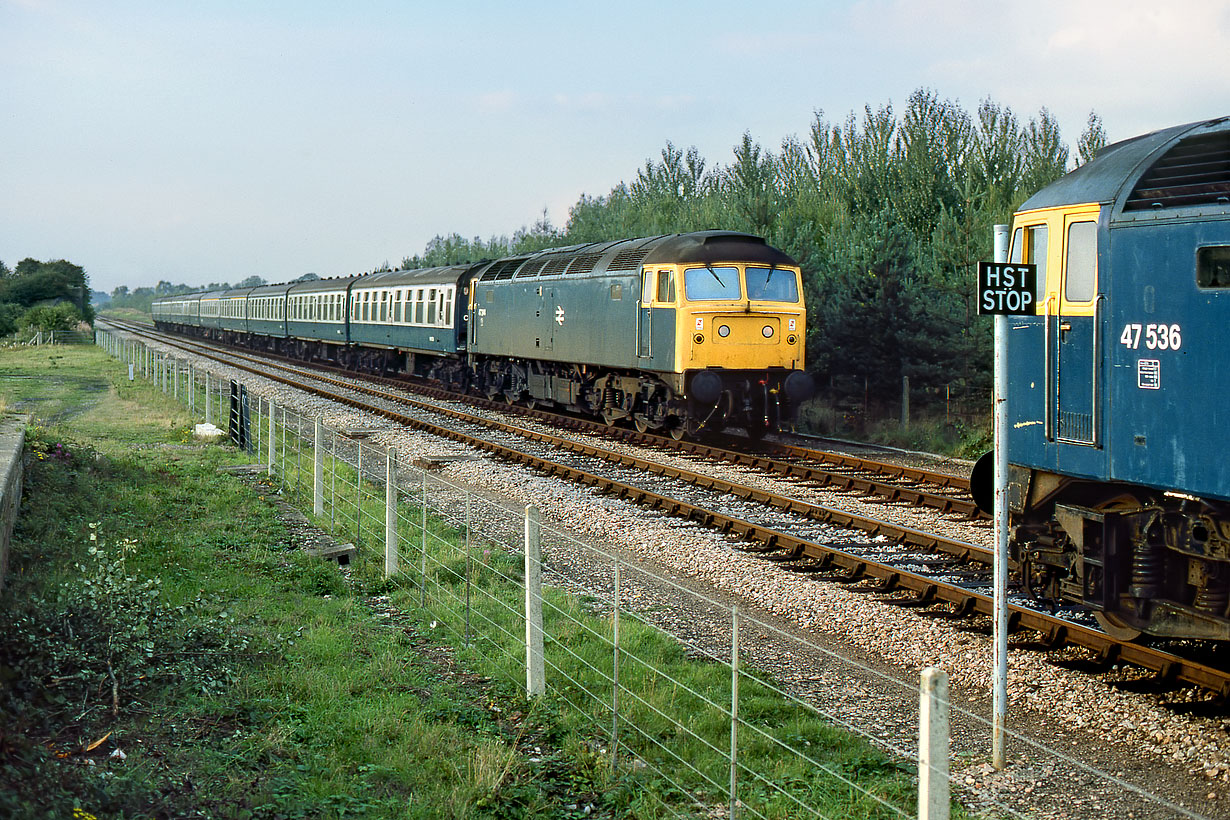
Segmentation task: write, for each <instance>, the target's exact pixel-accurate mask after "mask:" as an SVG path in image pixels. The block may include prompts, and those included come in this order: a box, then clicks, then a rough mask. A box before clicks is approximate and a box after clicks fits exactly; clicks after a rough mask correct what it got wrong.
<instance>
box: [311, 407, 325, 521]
mask: <svg viewBox="0 0 1230 820" xmlns="http://www.w3.org/2000/svg"><path fill="white" fill-rule="evenodd" d="M324 451H325V431H324V425H323V424H321V423H320V419H316V423H315V424H314V425H313V430H312V515H316V516H324V514H325V452H324Z"/></svg>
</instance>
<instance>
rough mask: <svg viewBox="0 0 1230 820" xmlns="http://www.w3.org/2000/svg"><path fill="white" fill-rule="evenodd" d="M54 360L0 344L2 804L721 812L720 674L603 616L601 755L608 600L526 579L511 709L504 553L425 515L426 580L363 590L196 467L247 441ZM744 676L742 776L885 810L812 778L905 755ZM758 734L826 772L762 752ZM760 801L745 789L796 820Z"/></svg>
mask: <svg viewBox="0 0 1230 820" xmlns="http://www.w3.org/2000/svg"><path fill="white" fill-rule="evenodd" d="M57 352H58V353H59V354H60V356H61V357H60V358H56V359H51V360H48V359H47V355H48V354H47V353H46V352H45V351H39V352H38V353H31V354H22V355H23V356H25V357H26V358H22V357H17V358H13V359H10V358H9V357H8V354H7V353H6V354H5V356H6V358H5V368H4V370H5V373H6V374H14V376H16V377H15V378H8V377H7V376H6V377H5V378H4V379H3V380H0V393H2V394H3V398H4V401H5V403H6V404H7V405H8V406H9V407H10V409H20V408H23V407H24V408H31V409H33V410H34V412H36V414H37V415H38V416H39V417H40V418H41V419H43V420H44V421H45V422H46V421H49V422H50V423H45V424H41V425H38V426H35V427H33V428H32V429H31V430H30V432H29V447H30V451H31V453H32V455H33V458H32V459H31V461H30V469H29V471H28V474H27V491H26V497H25V502H24V504H23V509H22V512H21V516H20V519H19V525H18V530H17V532H16V533H15V539H14V552H13V555H12V561H11V572H10V578H9V586H8V588H7V590H6V591H5V593H4V598H3V600H0V687H2V688H0V712H3V714H2V717H3V721H2V722H0V760H2V761H3V762H0V816H6V817H8V816H11V817H15V818H21V817H70V816H75V817H88V816H91V815H93V816H95V817H99V818H102V817H116V818H118V817H168V818H169V817H223V818H270V820H272V819H273V818H288V819H289V818H342V817H371V818H384V817H390V818H392V817H407V818H411V817H424V818H426V817H432V818H435V817H440V818H445V817H583V816H606V817H615V816H620V817H624V816H627V817H645V818H652V817H663V816H720V815H715V812H719V811H720V806H721V805H722V802H723V800H722V793H721V789H720V788H718V787H716V786H713V785H712V784H713V783H717V784H720V783H722V782H724V781H723V774H722V772H723V767H724V766H726V765H728V763H724V762H723V760H724V757H723V755H722V753H721V752H720V749H721V748H722V747H721V743H720V740H719V741H718V743H717V746H716V749H717V751H715V750H714V748H713V746H714V743H713V742H711V741H710V738H719V739H720V738H721V736H722V735H723V731H725V732H727V733H728V731H729V730H728V728H726V729H725V730H724V728H723V727H724V726H728V724H724V723H723V721H722V718H721V715H720V714H719V712H720V710H719V712H715V710H714V708H712V706H711V705H712V704H721V703H723V702H724V700H725V702H729V695H730V691H729V688H730V679H729V678H730V676H729V670H728V669H725V668H724V667H722V666H720V665H718V664H712V663H703V662H697V661H695V660H691V659H689V658H688V657H686V656H685V653H684V652H683V650H682V649H681V648H680V647H679V646H678V645H677V644H676V643H675V642H674V641H672V640H670V639H669V638H668V637H666V636H663V635H662V634H661V633H658V632H657V631H656V630H653V629H652V628H650V627H648V626H645V625H641V624H636V623H631V622H630V623H627V624H625V625H624V626H623V630H624V631H623V633H622V634H621V646H622V647H624V650H625V651H626V652H627V653H628V657H631V658H636V659H638V660H637V662H635V663H634V662H631V661H628V660H625V664H626V667H625V670H624V672H623V676H624V677H623V678H622V681H623V685H625V686H626V687H627V691H628V692H636V693H637V699H638V700H636V701H634V702H630V703H628V705H627V706H626V707H622V708H621V711H624V714H623V715H622V719H624V720H627V721H628V722H629V725H635V726H636V727H637V730H636V732H632V731H630V730H629V731H627V732H626V734H625V736H624V740H623V742H624V743H626V744H627V745H626V747H625V750H624V751H623V753H622V757H621V760H622V761H623V763H622V764H621V765H620V766H616V767H614V768H612V767H611V766H610V764H609V762H608V759H607V757H606V753H607V749H606V745H607V743H606V741H607V737H606V734H605V729H604V728H602V727H604V726H607V725H609V723H608V721H609V718H608V717H607V714H608V712H607V709H606V706H605V705H604V703H603V702H602V700H601V699H600V698H599V699H597V700H592V702H588V703H587V701H586V696H587V693H588V692H590V691H600V690H601V688H602V685H603V680H604V676H606V675H608V674H609V672H610V671H612V670H610V669H609V668H608V667H609V663H610V661H609V656H610V632H611V622H610V619H609V618H603V617H597V616H594V615H591V614H589V613H588V609H589V608H588V607H587V606H586V602H585V601H584V600H581V599H578V598H576V597H573V596H567V595H563V594H555V593H549V599H548V626H547V629H548V633H549V635H550V636H551V639H550V640H551V644H552V645H553V646H555V647H567V651H566V652H561V651H558V650H556V651H554V652H553V655H552V658H553V660H552V667H551V668H552V674H553V676H554V677H555V680H556V681H559V682H561V683H560V684H559V685H556V686H553V687H552V690H551V692H550V693H549V694H548V695H547V696H546V697H544V698H541V699H537V700H535V701H533V702H527V701H526V700H525V699H524V698H523V697H521V696H520V694H519V692H518V686H517V681H518V680H523V673H521V674H519V673H518V668H517V656H518V650H517V635H518V632H519V631H520V630H521V629H522V628H523V627H522V626H521V621H520V619H519V617H518V616H517V615H516V611H517V610H516V601H517V598H518V592H517V589H516V588H515V586H513V585H510V583H509V580H510V579H511V580H512V581H516V580H517V578H518V577H519V572H518V565H517V562H516V561H515V559H514V558H513V557H512V556H511V555H509V554H507V553H506V552H504V551H502V550H499V549H494V550H489V551H487V552H486V560H485V562H480V563H481V564H482V566H481V567H480V568H479V569H477V570H475V571H473V572H471V571H470V570H467V569H465V567H467V566H469V565H470V564H469V562H467V560H466V559H467V556H466V555H465V554H464V549H463V544H464V543H466V542H464V541H463V539H462V537H461V536H460V535H459V534H458V533H457V532H455V531H454V530H453V529H451V528H450V527H448V526H447V525H445V524H444V523H442V522H439V521H432V522H431V523H430V531H431V533H432V537H431V538H430V539H429V543H430V544H431V545H432V546H431V547H430V550H429V554H428V556H427V557H428V559H429V561H430V566H431V572H430V577H429V579H428V582H427V584H426V587H425V589H416V588H415V587H414V586H412V585H411V583H410V582H406V581H404V580H403V581H400V582H399V581H397V580H394V581H393V582H387V581H385V580H384V579H383V578H382V577H381V573H380V569H379V566H378V562H379V556H378V555H377V554H376V553H375V552H374V551H373V550H364V551H362V552H361V553H360V559H359V561H358V562H357V564H356V565H355V566H354V567H353V569H351V570H350V571H349V572H348V573H347V574H345V575H344V574H342V573H340V572H339V571H338V570H337V569H336V568H335V567H334V566H333V565H330V564H326V563H323V562H320V561H319V560H317V559H310V558H308V557H306V556H305V555H304V554H303V553H302V552H301V551H300V550H299V549H298V547H297V544H296V542H295V536H294V534H293V532H292V531H290V530H289V529H288V528H287V526H286V525H285V524H284V523H283V522H282V521H281V520H279V518H278V517H277V515H276V513H275V509H274V507H273V506H272V505H271V504H270V503H269V501H268V498H267V496H268V494H269V493H271V492H273V491H274V489H273V488H272V487H269V486H267V485H261V484H252V483H246V482H244V481H242V480H240V479H237V478H235V477H233V476H229V475H224V474H220V473H219V472H218V469H219V468H220V467H225V466H231V465H235V464H237V463H241V462H244V461H247V460H249V458H248V457H247V456H244V455H243V454H239V453H236V452H234V451H232V450H229V449H225V448H219V447H208V448H200V447H197V446H195V445H192V444H191V443H189V442H187V441H186V431H187V429H188V426H189V419H188V418H187V416H186V414H184V413H183V411H182V410H181V408H179V407H178V406H176V405H174V404H172V403H171V402H170V401H169V400H168V399H167V398H166V397H165V396H164V395H163V394H161V393H160V392H157V391H156V390H154V389H153V388H151V387H150V386H148V385H147V384H145V383H142V382H140V381H138V382H136V383H129V382H128V381H127V379H126V372H125V371H124V370H123V369H121V368H120V366H119V365H116V364H114V363H112V362H110V361H109V360H107V359H106V357H103V356H102V355H101V354H100V353H99V352H98V351H96V350H94V349H80V350H77V349H68V350H64V351H57ZM52 368H54V372H53V373H51V377H50V378H42V376H43V375H45V371H46V370H50V369H52ZM23 376H28V378H22V377H23ZM337 469H338V470H339V471H342V472H344V471H345V470H346V469H347V468H346V467H344V466H339V467H338V468H337ZM342 482H343V483H344V482H345V477H344V476H343V479H342ZM352 483H353V482H352ZM375 497H376V493H371V498H370V499H369V500H368V502H367V503H368V504H369V505H371V506H372V509H370V510H368V514H369V515H371V516H372V517H374V518H375V517H378V516H379V515H381V514H382V513H381V512H380V510H379V507H378V503H377V502H376V500H375ZM406 515H407V518H408V520H416V513H415V511H414V510H413V508H411V507H407V509H406ZM322 523H323V522H322ZM480 554H482V553H480ZM467 578H468V579H469V581H470V583H471V585H472V587H473V590H474V591H475V594H474V601H475V606H474V608H473V613H472V614H473V620H474V622H475V623H476V624H485V625H486V626H485V628H482V629H481V630H480V631H478V632H477V633H476V635H475V636H474V639H473V640H470V641H466V640H464V639H463V638H462V633H463V628H462V625H461V623H460V621H459V617H460V616H459V613H460V609H459V607H458V606H456V605H455V604H456V603H457V602H458V601H460V600H461V596H462V595H463V591H462V590H463V588H464V584H465V582H466V579H467ZM414 583H417V582H414ZM423 592H430V602H429V606H428V607H427V608H425V609H422V608H419V607H418V605H417V600H418V598H419V596H420V594H422V593H423ZM450 602H452V604H453V605H450ZM679 684H682V687H681V686H680V685H679ZM744 686H745V687H746V689H745V690H744V691H742V692H741V704H742V706H741V709H742V710H743V714H744V715H745V716H746V718H747V719H748V720H749V721H750V722H751V725H754V726H756V727H758V728H759V729H762V730H763V731H762V732H761V733H760V734H759V735H756V736H755V737H754V738H752V739H749V740H748V741H747V744H746V749H745V751H742V752H741V754H744V755H746V756H747V759H748V760H749V762H750V761H751V760H752V759H758V760H759V762H757V763H756V764H755V765H756V766H757V767H758V769H757V770H758V771H762V772H763V773H764V775H765V776H766V777H769V778H773V780H774V782H778V783H784V784H787V785H788V787H789V789H790V793H791V795H793V796H797V799H801V800H805V801H806V802H807V804H808V805H815V806H816V807H817V808H818V809H819V810H820V811H822V812H823V813H824V814H826V815H827V816H842V817H848V816H875V817H878V816H892V814H893V813H892V812H890V811H886V810H885V808H884V807H883V806H882V805H880V804H876V803H869V802H868V801H867V799H866V798H865V797H864V796H860V794H859V793H856V792H853V791H851V790H850V789H849V788H848V787H846V786H845V785H844V784H842V783H841V781H840V780H839V779H835V778H834V777H833V776H832V775H833V773H838V774H840V775H841V776H843V777H847V778H854V779H857V780H858V781H859V782H860V783H861V784H862V785H863V786H864V787H866V788H867V789H868V790H870V791H872V792H873V793H875V794H878V795H883V797H884V798H885V799H886V800H888V801H890V802H891V803H892V804H894V805H904V806H909V804H910V800H912V789H913V786H912V783H911V778H910V777H909V775H908V773H907V772H906V771H904V770H903V768H902V767H901V766H899V765H898V764H896V763H895V762H894V761H892V760H890V759H887V758H885V757H883V756H882V755H880V754H878V753H877V752H875V751H873V750H871V749H870V748H869V747H867V746H866V745H865V744H863V743H861V742H860V741H857V740H851V739H850V738H847V737H845V736H844V735H842V734H840V733H838V732H836V731H835V730H834V729H833V728H832V727H830V726H828V725H826V724H824V723H823V722H822V721H820V720H818V719H815V718H806V717H801V716H800V715H799V714H798V711H797V710H796V709H794V708H793V707H791V706H789V704H787V703H784V702H783V701H782V700H781V699H780V697H778V696H776V695H775V694H774V693H773V692H772V691H771V690H770V689H769V688H768V687H767V686H763V685H759V684H757V683H756V682H755V681H747V682H745V684H744ZM629 700H630V701H631V700H632V699H631V698H629ZM625 709H626V711H625ZM663 714H681V715H685V716H687V720H686V722H685V723H684V724H682V725H683V728H681V725H680V724H678V723H673V722H671V721H667V720H664V719H662V717H661V716H662V715H663ZM779 736H783V737H790V738H792V739H795V740H797V741H798V742H802V743H806V744H807V745H808V747H809V748H811V749H813V750H814V754H815V758H816V759H817V761H818V762H820V763H821V764H822V766H823V767H824V768H825V769H827V770H828V771H825V770H823V769H821V768H820V767H817V766H813V765H808V764H807V763H806V761H803V762H800V761H798V760H792V759H788V758H786V757H782V756H778V755H775V749H776V747H775V743H776V738H777V737H779ZM638 738H639V740H638ZM681 760H682V761H686V765H683V764H681V763H680V761H681ZM638 764H639V765H638ZM663 772H669V773H670V774H671V776H669V777H664V776H663V774H662V773H663ZM706 784H709V785H706ZM681 787H682V788H681ZM779 794H780V793H779V792H776V791H775V792H770V791H768V790H764V789H758V788H756V787H754V786H749V787H748V790H747V793H746V794H741V796H742V798H743V799H744V800H746V801H751V802H755V803H756V805H757V810H758V811H761V812H763V814H764V816H768V817H790V816H798V813H797V812H796V811H794V808H795V807H794V805H793V804H792V803H790V802H789V801H782V800H781V798H780V797H779V796H775V795H779Z"/></svg>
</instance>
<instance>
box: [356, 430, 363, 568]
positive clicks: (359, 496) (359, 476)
mask: <svg viewBox="0 0 1230 820" xmlns="http://www.w3.org/2000/svg"><path fill="white" fill-rule="evenodd" d="M355 453H356V455H355V468H354V469H355V481H354V486H355V493H354V495H355V498H354V545H355V546H356V547H357V546H359V545H360V544H361V543H363V442H361V441H355Z"/></svg>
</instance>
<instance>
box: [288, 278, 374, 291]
mask: <svg viewBox="0 0 1230 820" xmlns="http://www.w3.org/2000/svg"><path fill="white" fill-rule="evenodd" d="M362 278H363V277H361V276H335V277H333V278H332V279H309V280H308V281H306V282H289V283H287V284H286V285H283V286H282V287H284V288H286V292H287V294H288V295H294V296H302V295H303V294H305V293H337V292H341V293H345V292H346V288H348V287H350V283H351V282H353V281H355V280H356V279H362Z"/></svg>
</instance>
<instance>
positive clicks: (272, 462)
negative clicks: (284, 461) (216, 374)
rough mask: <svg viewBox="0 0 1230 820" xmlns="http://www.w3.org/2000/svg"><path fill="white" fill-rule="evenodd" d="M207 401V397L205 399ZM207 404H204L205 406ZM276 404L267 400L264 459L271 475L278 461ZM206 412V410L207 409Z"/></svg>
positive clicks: (207, 381)
mask: <svg viewBox="0 0 1230 820" xmlns="http://www.w3.org/2000/svg"><path fill="white" fill-rule="evenodd" d="M205 381H206V383H205V395H206V396H208V395H209V374H208V373H206V374H205ZM206 401H208V399H207V400H206ZM208 406H209V405H208V404H206V407H208ZM277 411H278V406H277V405H276V404H274V403H273V399H270V400H269V443H268V444H267V445H266V446H267V447H268V448H269V452H268V453H267V454H266V456H265V460H266V461H267V462H268V464H269V475H273V473H274V468H275V467H276V466H277V463H278V417H277V415H276V414H277ZM207 412H208V411H207Z"/></svg>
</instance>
